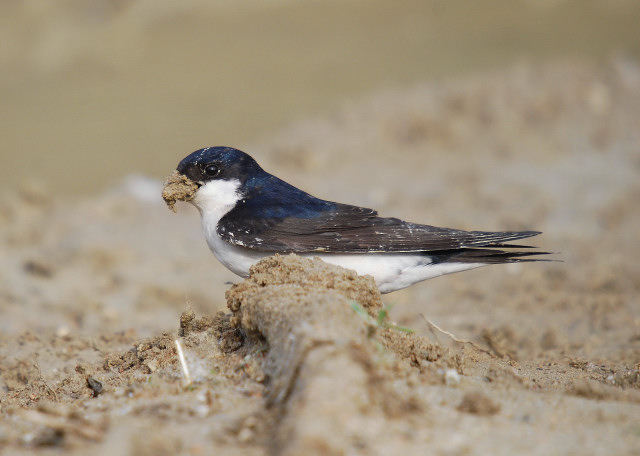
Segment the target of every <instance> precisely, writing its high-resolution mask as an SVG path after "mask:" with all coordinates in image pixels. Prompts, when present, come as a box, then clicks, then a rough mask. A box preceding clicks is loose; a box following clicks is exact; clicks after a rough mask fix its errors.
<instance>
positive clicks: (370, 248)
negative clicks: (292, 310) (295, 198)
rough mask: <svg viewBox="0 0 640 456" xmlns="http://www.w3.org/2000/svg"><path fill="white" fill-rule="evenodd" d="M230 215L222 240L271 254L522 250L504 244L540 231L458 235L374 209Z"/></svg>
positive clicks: (222, 225)
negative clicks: (392, 216)
mask: <svg viewBox="0 0 640 456" xmlns="http://www.w3.org/2000/svg"><path fill="white" fill-rule="evenodd" d="M249 214H250V211H242V210H241V209H239V210H238V211H236V210H232V211H231V212H229V213H228V214H227V215H226V216H225V217H223V218H222V219H221V221H220V223H219V224H218V228H217V232H218V235H219V236H220V237H221V238H222V239H223V240H225V241H227V242H229V243H231V244H234V245H238V246H242V247H247V248H250V249H254V250H260V251H268V252H274V253H292V252H295V253H305V252H307V253H308V252H330V253H363V252H372V253H373V252H435V251H443V250H455V249H466V248H477V247H500V248H505V247H524V246H511V245H505V244H504V243H505V242H509V241H513V240H517V239H523V238H527V237H531V236H535V235H537V234H540V232H538V231H505V232H489V231H462V230H454V229H449V228H438V227H434V226H429V225H420V224H415V223H409V222H404V221H402V220H399V219H397V218H384V217H379V216H378V214H377V212H376V211H374V210H373V209H366V208H362V207H358V206H350V205H346V204H338V203H333V206H332V207H330V208H327V210H324V211H321V212H320V213H318V214H314V215H313V216H307V217H295V216H287V217H272V218H265V217H258V218H253V217H251V216H250V215H249Z"/></svg>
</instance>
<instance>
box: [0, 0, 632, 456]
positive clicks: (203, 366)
mask: <svg viewBox="0 0 640 456" xmlns="http://www.w3.org/2000/svg"><path fill="white" fill-rule="evenodd" d="M1 6H2V14H0V68H2V71H1V72H0V128H1V136H0V138H1V140H0V141H1V142H0V144H1V148H2V149H1V151H0V154H1V157H2V160H1V161H0V164H1V165H2V166H0V173H2V175H1V176H0V453H2V452H3V451H6V452H7V453H6V454H34V452H36V451H38V452H39V454H51V453H52V452H59V451H60V450H61V449H63V450H65V451H67V452H68V453H69V454H87V453H89V452H90V453H91V454H96V455H103V454H104V455H112V454H131V455H136V456H138V455H152V454H153V455H154V456H155V455H177V454H179V455H190V456H191V455H199V454H214V453H215V454H230V455H231V454H233V455H235V454H255V455H263V454H283V453H286V451H287V449H288V451H289V452H290V454H303V453H304V454H308V451H307V450H309V451H311V450H314V449H315V450H317V453H318V454H327V451H326V450H327V448H328V446H327V445H329V446H331V448H333V449H335V454H345V453H346V454H406V455H410V454H420V455H423V454H425V448H428V449H429V450H430V451H431V452H432V453H433V454H442V455H463V454H477V455H484V454H505V455H511V454H540V455H545V456H546V455H549V454H557V455H565V454H581V455H585V454H601V455H609V454H630V455H631V454H635V455H637V454H639V453H640V427H639V426H638V423H640V405H639V404H640V262H638V258H639V257H640V242H638V232H640V229H639V227H640V210H639V209H640V205H639V201H640V27H639V26H638V24H639V23H640V2H638V1H625V0H611V1H604V0H601V1H595V0H576V1H570V0H567V1H561V0H557V1H554V0H539V1H534V0H530V1H511V0H505V1H497V0H488V1H484V2H472V1H467V2H453V1H445V0H438V1H435V0H434V1H425V0H420V1H401V2H391V1H388V2H385V1H377V0H375V1H351V0H347V1H333V0H325V1H319V0H318V1H306V2H294V1H286V0H281V1H276V0H273V1H264V2H260V1H251V0H247V1H243V2H238V1H236V2H230V1H218V2H205V1H198V0H186V1H182V2H169V1H159V0H158V1H151V0H137V1H136V0H130V1H126V0H120V1H112V2H107V1H95V0H87V1H74V0H68V1H59V2H43V1H36V0H31V1H22V2H10V1H4V2H1ZM206 145H229V146H236V147H239V148H241V149H244V150H246V151H247V152H249V153H251V154H252V155H253V156H254V157H255V158H256V159H257V160H258V162H259V163H260V164H262V165H263V166H264V167H265V169H267V170H268V171H271V172H273V173H274V174H276V175H278V176H279V177H282V178H284V179H285V180H287V181H289V182H291V183H292V184H294V185H297V186H300V187H301V188H303V189H304V190H307V191H309V192H311V193H313V194H315V195H317V196H320V197H323V198H326V199H332V200H338V201H342V202H347V203H352V204H359V205H363V206H367V207H374V208H376V209H378V210H379V211H380V212H381V214H383V215H385V216H396V217H400V218H403V219H407V220H410V221H413V222H419V223H428V224H433V225H438V226H449V227H455V228H461V229H481V230H520V229H537V230H541V231H543V232H544V234H543V235H541V236H539V237H537V238H534V239H532V243H533V244H534V245H537V246H540V247H541V248H542V249H544V250H550V251H555V252H560V253H559V254H558V255H557V256H556V257H555V258H561V259H562V260H563V262H554V263H535V264H526V265H509V266H493V267H488V268H479V269H476V270H474V271H469V272H465V273H461V274H453V275H449V276H445V277H441V278H437V279H434V280H430V281H427V282H424V283H421V284H417V285H415V286H413V287H410V288H408V289H406V290H402V291H399V292H396V293H392V294H389V295H385V297H384V302H385V303H386V304H390V305H394V306H395V307H393V309H392V310H391V312H390V314H391V318H392V319H393V320H395V321H397V322H398V323H400V324H402V325H406V326H409V327H411V328H413V329H415V331H416V333H417V335H419V336H420V337H421V339H420V340H421V342H420V343H419V344H417V345H415V344H413V342H411V341H409V342H407V343H406V344H404V345H403V344H399V345H400V347H399V348H401V349H403V350H404V352H405V354H407V355H408V356H405V357H400V358H397V357H396V358H393V356H395V355H393V354H392V353H390V352H391V351H392V350H390V349H387V350H386V351H384V350H383V351H382V352H380V350H379V348H380V346H379V345H378V346H374V344H373V343H370V344H369V345H370V346H368V350H370V351H371V353H377V354H379V355H380V356H381V357H382V360H378V361H379V363H378V364H376V362H373V363H371V362H367V363H362V362H361V361H362V359H361V360H360V361H358V360H355V361H354V362H352V363H350V365H349V366H347V367H349V368H353V367H354V366H358V365H363V364H367V365H368V366H370V367H371V366H373V367H371V369H370V370H369V371H368V372H369V373H368V374H367V373H366V372H365V374H366V375H365V376H364V377H362V378H365V379H367V378H368V379H369V380H368V381H369V383H368V386H367V387H363V388H351V389H349V388H347V386H350V385H344V382H343V379H344V378H345V377H343V374H344V375H346V373H348V369H347V368H346V367H345V369H338V370H339V371H340V375H336V374H335V371H330V373H329V374H328V375H325V376H322V375H317V376H316V377H315V378H311V379H310V380H309V383H307V382H305V381H298V382H297V383H296V384H295V385H294V386H295V389H296V391H298V392H299V391H302V393H303V394H302V397H303V398H304V397H308V396H304V392H305V387H306V386H308V385H309V384H311V383H313V382H319V383H320V384H324V385H326V386H327V387H328V388H329V391H330V393H329V394H328V395H327V396H325V397H328V396H330V397H331V398H332V399H333V402H331V401H329V402H330V403H331V404H333V406H335V408H331V407H332V406H330V404H329V402H327V403H325V401H323V400H320V401H316V402H313V401H311V402H309V401H305V400H302V401H301V402H300V403H303V404H304V403H306V404H307V408H306V409H303V410H300V409H299V408H295V407H293V406H292V407H290V408H288V409H287V408H286V407H285V409H284V410H282V413H279V412H278V410H275V409H274V408H272V407H269V406H268V404H266V403H265V394H266V391H267V388H268V385H266V383H268V382H265V376H264V374H263V373H261V370H260V365H261V363H262V361H263V360H264V356H276V355H275V354H274V353H271V352H270V353H268V354H265V351H264V350H263V351H259V352H258V353H253V352H249V353H246V352H242V351H241V350H239V351H233V352H223V351H221V350H222V348H221V344H220V340H221V338H220V335H219V334H217V333H216V332H215V331H213V330H211V328H209V329H206V330H203V331H200V332H199V331H194V332H193V333H192V334H189V335H186V336H185V338H184V342H185V348H186V350H187V358H188V359H189V361H190V362H191V363H192V366H194V367H197V368H198V369H196V370H194V372H196V371H197V376H198V377H197V381H196V382H195V383H194V384H193V385H192V386H191V387H190V388H188V389H182V388H180V384H181V383H180V382H181V381H182V378H183V372H182V370H181V368H180V366H179V364H178V362H177V358H176V353H175V349H174V348H173V347H174V345H173V343H174V339H175V337H177V336H176V333H177V327H178V320H179V315H180V314H181V312H183V311H184V310H185V309H187V308H189V307H190V308H192V309H193V310H194V311H195V312H196V314H198V315H212V314H214V313H215V312H216V311H217V310H226V301H225V291H227V290H228V289H229V283H230V282H238V281H239V278H238V277H236V276H234V275H233V274H232V273H230V272H229V271H227V270H226V269H225V268H224V267H223V266H221V265H220V264H219V263H218V262H217V261H216V260H215V258H214V257H213V256H212V255H211V254H210V252H209V251H208V249H207V248H206V244H205V242H204V240H203V237H202V234H201V232H200V223H199V218H198V214H197V212H196V211H195V209H194V208H193V207H190V206H188V205H187V204H182V203H181V204H179V205H178V213H177V214H173V213H172V212H170V211H168V210H167V208H166V207H165V206H164V204H163V202H162V201H161V199H160V188H161V179H162V178H163V177H165V176H167V175H168V174H169V173H170V172H171V171H172V170H173V169H174V168H175V166H176V164H177V163H178V161H179V160H180V159H182V158H183V157H184V156H185V155H187V154H188V153H190V152H192V151H193V150H195V149H197V148H200V147H203V146H206ZM320 288H321V289H320V290H316V293H320V294H322V293H323V292H326V289H324V288H323V286H322V284H321V286H320ZM364 292H365V293H367V292H371V290H368V291H367V290H366V289H365V290H364ZM278 296H279V295H278ZM294 298H295V296H294ZM286 299H287V298H286V296H283V301H286ZM289 299H291V298H289ZM276 301H277V299H276ZM293 302H294V303H295V302H296V301H295V299H294V300H293ZM312 307H313V306H312ZM318 307H321V306H320V305H319V306H318ZM293 308H294V309H295V306H294V307H293ZM347 315H348V316H351V317H353V315H352V314H351V313H349V312H347V314H346V315H345V319H348V317H347ZM423 315H424V316H425V317H426V318H428V319H430V320H431V321H433V322H434V323H436V324H438V325H439V326H441V327H442V328H444V329H446V330H447V331H451V332H452V333H453V334H455V335H456V336H458V337H460V338H464V339H468V340H471V341H474V342H475V343H476V344H478V345H479V346H481V347H484V348H483V349H480V350H478V349H477V348H474V347H472V346H471V345H469V344H459V343H454V341H453V340H452V339H451V338H449V337H448V336H446V335H444V334H443V333H438V332H436V331H430V329H429V326H428V325H427V324H426V322H425V320H424V318H423V317H422V316H423ZM285 317H291V315H289V314H288V313H287V314H286V315H283V318H285ZM331 317H333V318H336V317H335V315H332V316H331ZM330 321H331V319H330V318H328V317H327V318H325V317H322V316H321V317H320V318H318V319H317V320H315V321H314V322H313V323H314V324H315V325H316V326H314V325H311V327H316V328H320V329H319V332H320V333H321V334H322V332H323V329H322V328H323V325H325V326H326V325H330V324H331V323H328V322H330ZM338 321H342V320H340V319H339V320H338ZM345 321H346V320H345ZM357 323H359V324H360V325H363V323H362V322H359V321H357ZM355 327H356V328H357V327H358V326H357V325H356V326H355ZM352 332H353V333H358V331H357V330H354V331H352ZM144 338H149V339H144ZM369 342H371V341H369ZM366 343H367V342H366V341H365V342H364V343H362V344H363V345H362V346H366ZM425 347H426V348H425ZM396 348H398V347H396ZM422 348H425V349H424V350H423V349H422ZM427 348H428V349H427ZM245 349H246V347H245ZM403 350H401V351H403ZM483 350H484V351H483ZM273 352H277V350H274V351H273ZM245 355H246V356H245ZM376 356H377V355H376ZM391 358H393V359H395V361H392V360H391ZM372 359H375V357H374V358H372ZM278 362H280V363H285V361H282V360H280V361H278V360H277V359H276V360H274V361H273V362H272V365H276V366H277V365H278ZM285 364H286V363H285ZM381 366H382V367H381ZM390 366H391V367H393V369H389V367H390ZM289 367H291V366H289ZM396 368H397V369H396ZM361 373H362V372H361ZM195 375H196V374H194V376H195ZM367 375H368V376H367ZM376 376H377V377H376ZM89 378H91V379H92V381H93V382H94V383H93V385H94V386H95V381H98V382H100V383H101V384H102V385H103V387H104V389H103V391H102V392H101V393H100V394H97V397H94V393H95V390H94V389H93V388H92V387H90V385H89V383H88V381H89V380H88V379H89ZM294 380H297V377H295V376H294ZM325 380H326V382H325ZM276 381H277V380H276ZM316 384H318V383H316ZM292 388H293V387H292ZM354 390H355V391H354ZM306 391H309V390H306ZM350 391H351V392H352V393H354V394H355V395H356V396H357V397H360V398H361V399H362V398H364V399H363V400H364V402H363V403H362V404H361V405H362V406H357V407H355V409H354V408H349V407H343V406H342V405H343V404H346V405H349V406H353V405H354V404H356V403H358V402H357V401H353V400H352V399H353V397H351V399H349V397H346V396H341V394H348V393H349V392H350ZM363 395H364V396H363ZM381 396H384V397H383V398H382V399H383V400H380V401H379V400H378V399H380V398H381ZM320 399H322V398H320ZM309 404H311V405H309ZM336 404H337V405H336ZM381 404H382V407H380V405H381ZM398 404H400V405H398ZM305 416H306V417H307V418H308V421H305V420H304V419H301V418H303V417H305ZM334 417H341V418H342V419H344V420H345V421H344V422H346V423H350V424H349V426H342V425H341V424H340V423H342V422H343V421H339V420H338V421H336V420H334ZM283 422H288V423H289V424H290V425H291V426H292V428H291V429H290V428H287V427H286V426H284V427H283V426H282V423H283ZM292 429H293V430H292ZM289 432H293V433H294V434H295V435H294V437H295V436H300V435H306V436H308V437H309V436H311V437H312V440H313V442H315V444H311V445H306V446H305V445H302V446H300V447H295V444H296V442H298V443H300V442H301V441H302V442H303V443H304V439H302V440H300V439H298V440H296V439H295V438H287V436H289V437H291V434H289ZM274 436H275V437H274ZM283 436H284V437H283ZM311 437H310V438H311ZM313 442H312V443H313ZM292 444H293V445H294V446H293V447H292V446H291V445H292ZM52 447H53V449H52ZM291 448H298V449H300V448H303V449H304V450H305V451H297V452H296V451H295V450H291Z"/></svg>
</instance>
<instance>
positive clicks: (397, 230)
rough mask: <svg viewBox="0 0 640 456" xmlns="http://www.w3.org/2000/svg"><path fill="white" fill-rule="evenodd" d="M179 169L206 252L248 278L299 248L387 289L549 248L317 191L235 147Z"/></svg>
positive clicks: (519, 235) (211, 150)
mask: <svg viewBox="0 0 640 456" xmlns="http://www.w3.org/2000/svg"><path fill="white" fill-rule="evenodd" d="M176 172H177V173H178V175H180V176H181V178H187V179H188V180H189V181H191V183H193V184H194V192H193V194H192V195H190V196H189V197H187V198H183V199H184V200H186V201H188V202H190V203H191V204H193V205H194V206H195V207H196V208H197V209H198V211H199V213H200V217H201V222H202V229H203V233H204V237H205V239H206V241H207V244H208V246H209V248H210V250H211V251H212V252H213V254H214V255H215V256H216V257H217V259H218V260H219V261H220V262H221V263H222V264H223V265H224V266H225V267H227V268H228V269H229V270H230V271H232V272H233V273H235V274H237V275H238V276H240V277H243V278H246V277H248V276H249V272H250V271H249V269H250V267H251V266H252V265H253V264H255V263H257V262H258V261H259V260H261V259H262V258H264V257H267V256H271V255H274V254H282V255H284V254H290V253H295V254H297V255H300V256H303V257H311V258H313V257H319V258H320V259H321V260H323V261H325V262H327V263H331V264H335V265H338V266H342V267H345V268H348V269H352V270H355V271H356V272H357V273H358V274H361V275H366V274H368V275H370V276H372V277H373V278H374V280H375V282H376V285H377V286H378V289H379V290H380V292H381V293H390V292H393V291H396V290H400V289H403V288H406V287H409V286H411V285H413V284H415V283H417V282H421V281H423V280H427V279H431V278H433V277H438V276H441V275H444V274H450V273H455V272H460V271H465V270H469V269H474V268H478V267H480V266H485V265H491V264H501V263H516V262H525V261H543V260H542V259H539V258H528V257H529V256H531V255H544V254H547V253H548V252H537V251H532V250H531V249H532V247H531V246H527V245H514V244H510V243H509V242H511V241H516V240H519V239H524V238H529V237H532V236H536V235H538V234H541V232H540V231H499V232H494V231H465V230H458V229H451V228H440V227H436V226H430V225H423V224H418V223H411V222H406V221H403V220H400V219H398V218H393V217H381V216H379V215H378V212H377V211H375V210H373V209H368V208H365V207H360V206H354V205H350V204H343V203H337V202H333V201H328V200H323V199H320V198H316V197H315V196H312V195H310V194H309V193H306V192H305V191H303V190H300V189H299V188H297V187H294V186H293V185H291V184H289V183H287V182H285V181H283V180H281V179H279V178H277V177H276V176H274V175H272V174H270V173H268V172H267V171H265V170H263V169H262V168H261V167H260V165H258V163H257V162H256V161H255V160H254V159H253V158H252V157H251V156H250V155H249V154H247V153H245V152H242V151H241V150H238V149H235V148H232V147H224V146H216V147H206V148H203V149H199V150H196V151H195V152H193V153H191V154H190V155H188V156H187V157H185V158H184V159H183V160H182V161H180V163H179V164H178V166H177V169H176ZM174 202H175V201H174ZM171 207H172V205H171Z"/></svg>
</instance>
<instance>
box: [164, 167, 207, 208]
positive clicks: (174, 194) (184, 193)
mask: <svg viewBox="0 0 640 456" xmlns="http://www.w3.org/2000/svg"><path fill="white" fill-rule="evenodd" d="M198 188H199V185H198V184H197V183H195V182H194V181H192V180H191V179H189V178H188V177H187V176H185V175H184V174H180V173H179V172H178V171H174V172H173V173H172V174H171V175H170V176H169V177H167V179H166V181H165V183H164V187H163V188H162V199H163V200H164V202H165V203H167V206H168V207H169V209H171V210H172V211H173V212H177V209H176V208H175V204H176V203H177V202H178V201H190V200H192V199H193V197H194V196H195V194H196V191H197V190H198Z"/></svg>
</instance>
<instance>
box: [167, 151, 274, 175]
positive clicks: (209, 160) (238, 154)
mask: <svg viewBox="0 0 640 456" xmlns="http://www.w3.org/2000/svg"><path fill="white" fill-rule="evenodd" d="M177 170H178V172H179V173H180V174H184V175H185V176H187V177H188V178H189V179H191V180H192V181H194V182H197V183H199V184H206V183H207V182H209V181H211V180H214V179H222V180H231V179H237V180H239V181H240V182H241V183H242V184H244V183H245V182H246V181H247V180H248V179H249V178H252V177H255V176H256V175H260V174H262V173H264V171H263V170H262V168H260V165H258V163H256V161H255V160H254V159H253V158H251V156H250V155H248V154H245V153H244V152H242V151H241V150H238V149H234V148H233V147H221V146H216V147H206V148H204V149H200V150H196V151H195V152H193V153H192V154H190V155H188V156H187V157H185V158H184V159H183V160H182V161H181V162H180V163H179V164H178V168H177Z"/></svg>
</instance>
